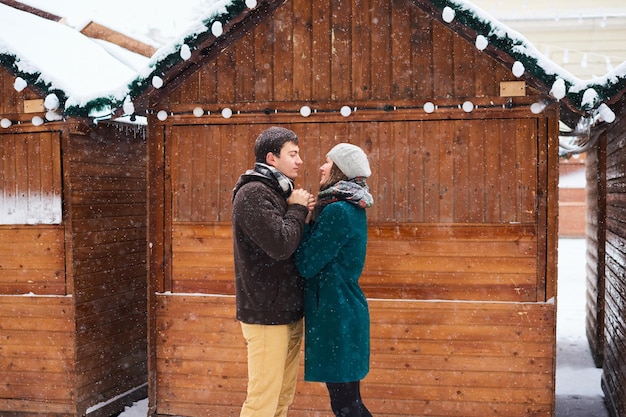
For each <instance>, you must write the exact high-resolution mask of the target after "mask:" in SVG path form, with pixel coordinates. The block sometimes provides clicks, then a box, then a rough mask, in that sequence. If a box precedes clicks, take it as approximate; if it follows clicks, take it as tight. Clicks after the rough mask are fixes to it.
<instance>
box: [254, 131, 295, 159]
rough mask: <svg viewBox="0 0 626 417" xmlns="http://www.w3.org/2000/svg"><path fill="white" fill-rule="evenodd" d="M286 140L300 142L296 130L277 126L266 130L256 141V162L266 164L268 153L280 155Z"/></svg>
mask: <svg viewBox="0 0 626 417" xmlns="http://www.w3.org/2000/svg"><path fill="white" fill-rule="evenodd" d="M286 142H293V143H295V144H296V145H297V144H298V136H297V135H296V134H295V132H293V131H291V130H289V129H285V128H284V127H277V126H273V127H270V128H269V129H266V130H264V131H263V132H262V133H261V134H260V135H259V137H258V138H257V139H256V142H255V143H254V158H255V160H256V162H261V163H263V164H264V163H265V158H266V157H267V154H268V153H273V154H274V155H276V156H280V150H281V149H282V148H283V145H284V144H285V143H286Z"/></svg>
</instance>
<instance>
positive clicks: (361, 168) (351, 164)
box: [326, 143, 372, 179]
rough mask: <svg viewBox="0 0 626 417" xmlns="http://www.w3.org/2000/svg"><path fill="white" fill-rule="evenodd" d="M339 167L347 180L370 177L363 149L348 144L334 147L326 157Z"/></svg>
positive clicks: (370, 172)
mask: <svg viewBox="0 0 626 417" xmlns="http://www.w3.org/2000/svg"><path fill="white" fill-rule="evenodd" d="M326 156H327V157H329V158H330V159H331V160H332V161H333V162H334V163H335V165H337V166H338V167H339V169H340V170H341V172H343V173H344V174H345V175H346V177H348V179H352V178H356V177H365V178H367V177H369V176H370V175H372V171H371V170H370V164H369V162H368V161H367V155H365V152H363V149H361V148H359V147H358V146H356V145H352V144H350V143H340V144H339V145H335V147H333V148H332V149H331V150H330V152H328V154H327V155H326Z"/></svg>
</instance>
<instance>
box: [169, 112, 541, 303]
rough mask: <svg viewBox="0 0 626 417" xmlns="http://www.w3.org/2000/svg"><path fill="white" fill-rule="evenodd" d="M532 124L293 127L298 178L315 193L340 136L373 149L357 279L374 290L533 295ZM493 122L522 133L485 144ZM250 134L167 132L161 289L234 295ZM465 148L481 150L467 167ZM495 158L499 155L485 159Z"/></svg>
mask: <svg viewBox="0 0 626 417" xmlns="http://www.w3.org/2000/svg"><path fill="white" fill-rule="evenodd" d="M447 123H450V125H451V129H454V130H453V131H454V134H450V135H449V136H448V135H441V139H440V140H438V141H427V140H424V139H422V135H423V136H424V137H426V136H428V135H429V134H430V133H429V132H427V131H428V129H432V128H433V127H435V126H437V125H438V124H447ZM533 123H534V122H533V121H532V120H530V119H529V120H524V119H522V120H515V119H514V120H505V121H502V120H482V121H480V122H478V121H464V122H463V123H461V122H456V121H451V122H434V121H432V122H418V121H416V122H413V123H410V122H408V121H403V122H369V123H350V124H343V125H339V124H331V125H330V127H325V126H322V125H319V124H291V125H288V126H290V127H292V128H293V129H294V130H295V131H297V132H298V134H299V136H300V138H301V141H302V143H301V148H302V150H303V157H304V158H305V160H306V162H305V170H304V173H303V175H302V176H303V178H302V179H299V180H298V182H299V185H300V186H304V187H307V188H309V189H311V190H316V189H317V182H318V181H319V180H318V170H317V168H316V167H318V166H319V165H321V161H322V160H323V158H324V156H325V152H326V150H329V149H330V148H331V147H332V145H333V144H334V143H335V141H338V140H349V141H352V142H356V143H357V144H361V146H363V147H364V148H367V149H369V151H370V153H369V158H370V164H371V166H372V171H373V175H372V177H371V178H370V179H369V180H368V183H369V184H370V187H371V189H372V193H373V195H374V197H375V199H376V203H375V206H374V207H373V208H372V209H371V210H369V211H368V221H369V222H370V225H371V227H370V241H369V248H368V258H367V268H366V272H365V274H364V276H363V281H362V283H363V286H364V289H366V290H367V293H368V295H369V296H371V297H381V298H409V299H411V298H417V299H437V298H439V299H460V300H461V299H462V300H485V299H492V300H500V301H537V297H538V292H537V288H538V286H542V285H544V284H543V283H542V279H543V274H541V273H539V274H538V269H539V268H540V266H539V263H538V261H537V257H538V250H539V249H538V246H537V232H536V225H535V223H534V222H535V218H536V216H537V210H538V206H537V202H536V195H537V191H536V190H537V187H538V178H539V175H540V172H539V171H538V169H537V163H536V162H535V161H536V160H537V158H538V156H537V142H533V141H530V140H528V138H527V135H530V136H531V137H536V136H537V135H538V133H537V131H536V130H535V131H533V130H532V125H533ZM485 125H486V126H485ZM263 128H265V126H254V129H256V130H259V131H261V130H262V129H263ZM332 128H334V129H336V130H335V131H332V130H330V129H332ZM435 128H436V127H435ZM490 128H491V129H494V130H500V129H503V130H504V129H514V131H515V132H518V134H517V135H515V136H513V135H511V136H507V137H506V138H505V137H504V135H503V136H502V137H500V136H498V137H496V140H493V138H491V139H492V140H493V142H491V141H490V140H488V139H487V138H489V137H488V136H486V135H485V134H484V132H485V130H487V129H490ZM250 130H251V129H250V128H249V127H248V126H224V125H202V126H194V125H190V126H174V127H173V128H171V133H170V134H171V136H170V135H168V137H171V138H172V139H171V143H172V147H171V151H170V153H169V155H170V156H169V159H168V164H167V166H169V167H171V179H172V184H171V190H172V195H173V196H174V198H173V200H172V209H171V210H172V216H171V217H172V219H173V224H172V275H171V277H170V279H171V284H170V286H168V288H171V289H172V291H174V292H209V293H221V294H232V293H233V287H232V242H231V241H230V230H229V228H230V223H229V220H230V215H231V213H230V211H231V203H230V201H231V198H232V187H233V185H234V183H235V181H236V179H237V177H238V175H240V174H241V173H242V172H244V171H245V170H246V169H247V168H249V167H251V166H252V160H253V158H252V156H251V155H250V154H249V153H250V152H251V149H252V141H253V140H254V138H255V136H256V135H250V133H249V131H250ZM322 131H323V132H322ZM229 134H232V136H229ZM339 135H341V136H342V137H341V138H337V136H339ZM472 135H476V137H477V139H475V140H474V141H473V144H472V146H471V147H470V148H471V151H470V150H469V149H470V148H468V147H469V144H468V143H465V145H463V142H464V140H463V139H462V138H467V137H470V136H472ZM479 135H482V136H479ZM251 136H252V137H251ZM400 140H402V141H403V145H402V146H400V145H398V146H397V148H395V149H396V150H397V152H396V154H392V153H387V151H386V150H387V149H389V148H392V149H393V148H394V146H393V145H392V146H389V145H390V144H394V143H396V142H397V141H400ZM468 142H469V141H468ZM529 142H532V143H531V144H529ZM446 143H447V144H448V145H446ZM459 144H460V145H459ZM455 145H458V146H455ZM245 149H247V150H245ZM402 154H404V155H405V156H406V157H403V156H402ZM468 154H472V155H480V157H479V156H475V157H474V160H473V161H471V162H470V160H471V159H472V158H471V157H469V156H468ZM218 155H220V156H219V157H218ZM409 155H410V157H409ZM439 155H441V157H440V156H439ZM494 155H499V158H498V159H494V160H493V161H492V158H493V157H494ZM494 162H495V164H494ZM470 166H471V167H472V169H471V170H470V169H468V168H469V167H470ZM476 166H478V167H480V168H477V167H476ZM489 170H493V172H488V171H489ZM166 210H167V208H166ZM385 224H390V226H384V225H385ZM391 225H393V226H391ZM503 260H506V262H503Z"/></svg>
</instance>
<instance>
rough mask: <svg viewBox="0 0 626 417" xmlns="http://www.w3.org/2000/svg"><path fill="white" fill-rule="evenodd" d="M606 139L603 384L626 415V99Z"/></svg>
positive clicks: (613, 405)
mask: <svg viewBox="0 0 626 417" xmlns="http://www.w3.org/2000/svg"><path fill="white" fill-rule="evenodd" d="M615 112H616V114H620V115H622V117H621V119H620V122H619V123H616V124H615V125H614V126H612V129H611V130H610V132H609V136H608V138H607V143H606V247H605V259H606V264H605V274H606V275H605V287H604V301H605V304H604V310H605V311H604V313H605V317H604V334H605V337H606V339H605V345H604V362H603V374H602V375H603V386H604V392H605V394H606V397H607V398H608V402H609V404H610V408H611V412H612V415H613V416H623V415H626V320H625V319H624V318H625V317H626V224H625V223H624V219H626V193H625V192H624V190H625V189H626V152H624V149H625V148H626V120H625V119H624V115H626V100H625V99H624V98H623V97H622V100H621V101H620V102H619V103H618V105H616V106H615Z"/></svg>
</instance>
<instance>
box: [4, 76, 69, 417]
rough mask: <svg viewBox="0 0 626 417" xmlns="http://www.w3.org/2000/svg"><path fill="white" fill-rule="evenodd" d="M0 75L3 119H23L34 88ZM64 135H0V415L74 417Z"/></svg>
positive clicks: (28, 130)
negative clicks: (18, 87) (64, 216)
mask: <svg viewBox="0 0 626 417" xmlns="http://www.w3.org/2000/svg"><path fill="white" fill-rule="evenodd" d="M13 81H14V77H12V76H10V75H9V74H8V73H7V72H6V71H4V70H2V69H0V87H2V100H0V118H4V117H7V118H9V119H11V120H14V121H17V120H23V121H25V123H27V124H28V122H29V121H30V117H32V115H33V114H30V115H28V114H25V113H24V103H25V101H28V100H31V99H36V97H37V96H36V95H35V94H34V93H33V92H32V91H30V90H29V89H26V90H24V92H23V94H17V93H16V91H15V89H14V88H13ZM61 137H62V135H61V132H60V131H59V130H54V129H52V130H50V129H34V128H32V126H31V127H19V128H16V127H12V128H9V129H2V130H1V131H0V381H2V383H1V384H0V414H1V415H9V414H11V415H14V413H22V415H36V414H37V413H41V414H45V415H50V416H52V415H54V416H73V415H74V412H75V399H76V393H75V390H74V375H75V369H76V368H75V363H74V354H75V332H74V331H75V323H74V320H73V317H74V302H73V299H72V297H71V296H68V281H67V274H66V261H67V258H66V256H65V250H66V246H65V243H66V242H65V234H66V229H65V226H64V225H63V223H62V208H61V205H62V192H63V186H62V183H63V177H62V160H61V148H62V147H61Z"/></svg>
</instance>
